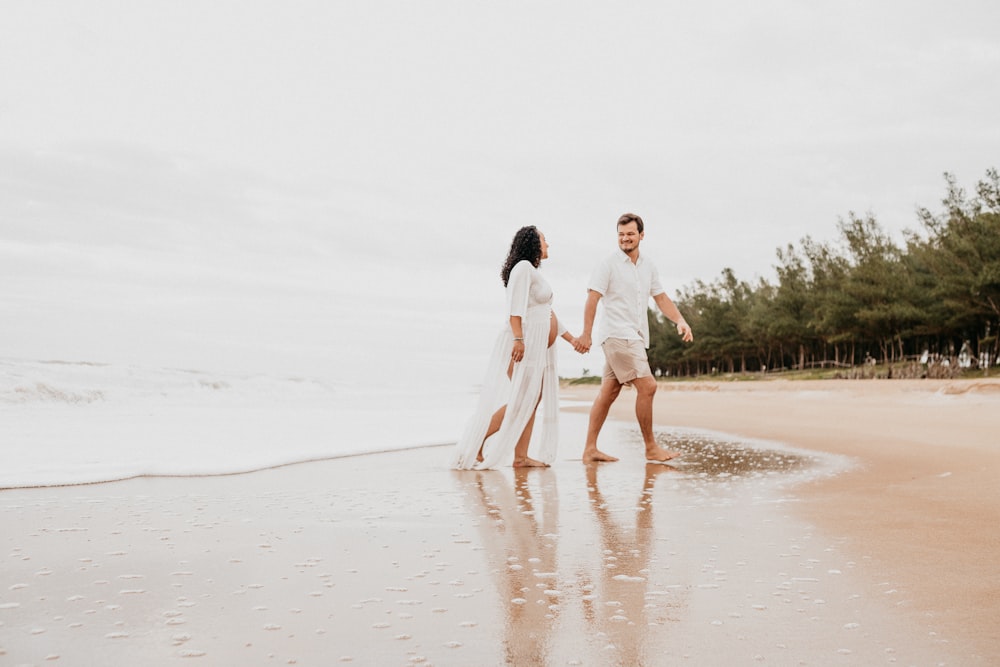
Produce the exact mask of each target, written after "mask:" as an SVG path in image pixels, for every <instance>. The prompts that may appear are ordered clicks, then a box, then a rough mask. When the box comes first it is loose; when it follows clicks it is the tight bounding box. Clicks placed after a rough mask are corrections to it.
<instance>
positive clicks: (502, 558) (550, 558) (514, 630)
mask: <svg viewBox="0 0 1000 667" xmlns="http://www.w3.org/2000/svg"><path fill="white" fill-rule="evenodd" d="M513 473H514V484H513V486H511V483H510V480H509V479H508V478H507V477H506V476H505V475H502V474H497V473H496V472H489V471H487V472H477V473H476V479H475V484H474V485H472V486H471V488H472V491H471V492H469V493H468V495H470V496H472V497H473V499H474V501H475V503H476V504H475V505H473V506H476V507H478V508H479V509H481V510H482V514H481V516H480V520H479V521H478V522H477V525H478V528H479V534H480V537H481V539H482V542H483V546H484V547H485V552H486V555H487V558H488V560H489V563H490V567H491V571H492V574H493V576H494V579H495V581H496V586H497V590H498V592H499V594H500V596H501V604H502V605H505V607H506V621H505V628H504V652H505V659H506V663H507V664H510V665H541V664H545V663H546V660H547V655H548V641H549V634H550V632H551V630H552V624H553V622H554V620H555V618H556V616H557V615H558V613H559V594H560V591H559V590H558V588H559V587H558V582H557V581H556V573H557V571H558V564H557V554H556V547H557V542H558V529H559V526H558V522H559V491H558V488H557V486H556V475H555V472H553V471H552V470H551V469H548V468H515V469H514V471H513ZM467 488H469V487H467ZM536 495H537V496H538V497H539V498H540V500H538V499H536Z"/></svg>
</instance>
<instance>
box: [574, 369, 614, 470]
mask: <svg viewBox="0 0 1000 667" xmlns="http://www.w3.org/2000/svg"><path fill="white" fill-rule="evenodd" d="M621 390H622V385H621V383H620V382H618V380H616V379H615V378H614V377H607V376H605V378H604V380H603V381H602V382H601V390H600V391H599V392H598V394H597V398H595V399H594V404H593V405H591V406H590V423H589V425H588V427H587V443H586V444H585V445H584V446H583V462H584V463H593V462H595V461H617V460H618V459H617V458H615V457H614V456H611V455H610V454H605V453H604V452H602V451H600V450H599V449H597V436H598V435H600V433H601V428H602V427H603V426H604V421H605V420H606V419H607V418H608V410H610V409H611V404H612V403H614V402H615V399H616V398H618V394H619V393H621Z"/></svg>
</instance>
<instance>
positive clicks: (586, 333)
mask: <svg viewBox="0 0 1000 667" xmlns="http://www.w3.org/2000/svg"><path fill="white" fill-rule="evenodd" d="M600 300H601V293H600V292H598V291H596V290H587V303H586V305H584V307H583V334H581V335H580V337H579V338H577V339H576V340H577V348H576V349H577V351H578V352H590V346H591V344H592V342H593V341H592V336H593V332H594V320H595V319H596V318H597V302H598V301H600Z"/></svg>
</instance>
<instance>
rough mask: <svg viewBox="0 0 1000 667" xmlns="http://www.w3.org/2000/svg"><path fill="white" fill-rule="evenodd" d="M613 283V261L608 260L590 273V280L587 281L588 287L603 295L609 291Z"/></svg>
mask: <svg viewBox="0 0 1000 667" xmlns="http://www.w3.org/2000/svg"><path fill="white" fill-rule="evenodd" d="M610 284H611V263H610V262H609V261H608V260H604V261H603V262H601V263H600V264H598V265H597V268H595V269H594V272H593V273H592V274H590V282H589V283H587V289H592V290H594V291H595V292H597V293H598V294H600V295H601V296H604V295H606V294H607V293H608V286H609V285H610Z"/></svg>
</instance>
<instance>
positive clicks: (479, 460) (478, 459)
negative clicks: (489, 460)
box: [476, 445, 483, 463]
mask: <svg viewBox="0 0 1000 667" xmlns="http://www.w3.org/2000/svg"><path fill="white" fill-rule="evenodd" d="M482 462H483V446H482V445H480V446H479V451H478V452H476V463H482Z"/></svg>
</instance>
